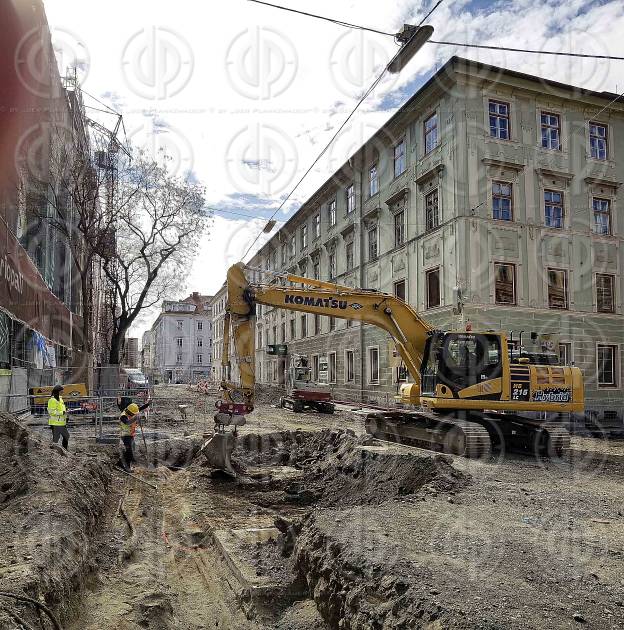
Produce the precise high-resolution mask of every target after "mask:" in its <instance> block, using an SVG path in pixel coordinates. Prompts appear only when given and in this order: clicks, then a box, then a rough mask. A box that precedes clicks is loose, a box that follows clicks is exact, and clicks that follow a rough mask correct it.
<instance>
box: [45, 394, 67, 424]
mask: <svg viewBox="0 0 624 630" xmlns="http://www.w3.org/2000/svg"><path fill="white" fill-rule="evenodd" d="M48 424H49V425H50V426H52V427H64V426H65V425H66V424H67V411H66V409H65V403H64V402H63V397H62V396H59V399H58V400H56V398H54V396H50V400H48Z"/></svg>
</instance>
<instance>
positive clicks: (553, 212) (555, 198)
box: [544, 190, 563, 228]
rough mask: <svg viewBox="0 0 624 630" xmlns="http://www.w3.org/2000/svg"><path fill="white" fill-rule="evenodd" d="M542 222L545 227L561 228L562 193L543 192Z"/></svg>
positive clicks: (555, 191)
mask: <svg viewBox="0 0 624 630" xmlns="http://www.w3.org/2000/svg"><path fill="white" fill-rule="evenodd" d="M544 222H545V225H546V227H551V228H562V227H563V193H562V192H560V191H558V190H545V191H544Z"/></svg>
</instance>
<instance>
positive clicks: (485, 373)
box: [421, 331, 503, 398]
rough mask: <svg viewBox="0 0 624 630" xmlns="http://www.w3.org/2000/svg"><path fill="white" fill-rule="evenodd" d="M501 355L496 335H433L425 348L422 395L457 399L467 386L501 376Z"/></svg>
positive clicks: (435, 333)
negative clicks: (445, 395)
mask: <svg viewBox="0 0 624 630" xmlns="http://www.w3.org/2000/svg"><path fill="white" fill-rule="evenodd" d="M502 353H503V350H502V340H501V336H500V335H498V334H495V333H473V332H448V333H446V332H439V331H436V332H434V333H433V334H432V335H431V336H430V337H429V339H428V340H427V343H426V345H425V353H424V360H423V364H422V384H421V389H422V395H423V396H437V395H439V393H440V392H442V393H443V394H447V395H448V397H453V398H455V397H457V395H458V394H459V392H460V391H461V390H463V389H466V388H467V387H472V386H474V385H478V384H479V383H482V382H484V381H489V380H491V379H496V378H499V377H501V376H502V374H503V354H502Z"/></svg>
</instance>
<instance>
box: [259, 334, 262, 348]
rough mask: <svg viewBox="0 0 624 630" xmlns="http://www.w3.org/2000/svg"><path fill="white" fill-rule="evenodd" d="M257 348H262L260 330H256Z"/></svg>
mask: <svg viewBox="0 0 624 630" xmlns="http://www.w3.org/2000/svg"><path fill="white" fill-rule="evenodd" d="M258 348H262V330H259V331H258Z"/></svg>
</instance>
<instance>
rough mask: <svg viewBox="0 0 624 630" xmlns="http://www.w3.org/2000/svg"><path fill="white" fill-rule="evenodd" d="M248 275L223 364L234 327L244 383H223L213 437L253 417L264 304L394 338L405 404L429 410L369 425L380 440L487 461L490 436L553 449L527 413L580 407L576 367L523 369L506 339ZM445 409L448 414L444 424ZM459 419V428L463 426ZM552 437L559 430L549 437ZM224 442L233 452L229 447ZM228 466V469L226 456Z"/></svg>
mask: <svg viewBox="0 0 624 630" xmlns="http://www.w3.org/2000/svg"><path fill="white" fill-rule="evenodd" d="M245 270H246V268H245V266H244V265H243V264H242V263H238V264H236V265H233V266H232V267H230V269H229V270H228V273H227V289H228V304H227V315H226V328H227V329H228V330H227V331H224V348H223V364H224V365H226V366H227V367H229V361H230V348H229V346H230V331H229V328H230V325H231V331H232V332H231V335H232V338H233V346H234V349H235V354H236V359H237V363H238V368H239V372H240V381H239V382H238V383H233V382H231V380H229V379H226V380H224V381H223V382H222V385H221V386H222V389H223V398H222V400H220V401H218V403H217V408H218V411H217V413H216V415H215V426H216V433H215V435H217V434H224V433H225V427H227V426H228V425H233V426H234V431H235V430H236V427H237V426H241V425H242V424H244V423H245V415H246V414H248V413H249V412H250V411H252V410H253V404H254V385H255V334H254V333H255V331H254V317H255V309H256V305H257V304H263V305H267V306H272V307H275V308H283V309H287V310H291V311H299V312H302V313H311V314H315V315H324V316H329V317H336V318H341V319H348V320H356V321H360V322H363V323H366V324H372V325H374V326H377V327H378V328H382V329H383V330H385V331H386V332H388V334H389V335H390V336H391V338H392V339H393V341H394V343H395V345H396V348H397V350H398V352H399V354H400V356H401V358H402V360H403V362H404V364H405V366H406V368H407V370H408V372H409V374H410V376H411V377H412V380H413V381H414V382H413V384H410V385H409V386H408V387H406V388H405V392H407V394H406V396H405V397H404V401H405V402H409V403H410V405H412V406H413V407H424V409H423V410H422V411H420V412H405V413H403V412H401V413H399V412H396V413H395V412H392V413H391V414H386V415H385V416H384V417H383V418H382V417H381V414H377V415H376V416H375V417H373V418H369V420H371V422H369V423H368V424H367V429H368V430H369V432H371V433H373V434H374V435H378V436H380V437H385V438H387V437H388V436H389V435H390V434H396V435H398V436H399V437H401V436H410V437H409V439H410V440H411V441H412V442H414V443H418V444H420V445H425V446H427V447H432V448H438V447H441V448H444V449H445V450H451V451H453V452H459V453H460V454H468V455H471V454H475V453H476V454H477V455H481V454H484V453H487V452H489V447H490V446H489V445H490V438H491V437H494V438H496V439H498V436H499V435H502V434H505V433H506V432H508V433H509V435H510V436H511V437H510V439H512V438H513V439H515V440H516V441H517V440H520V442H521V443H522V444H523V445H525V446H526V443H528V442H527V441H531V440H533V441H535V440H538V441H540V440H541V442H540V443H542V442H544V441H545V442H548V440H549V437H548V435H549V434H548V430H546V429H544V428H543V425H542V424H540V423H539V422H538V423H536V422H535V421H534V420H533V419H529V420H527V419H526V418H525V417H523V416H522V415H521V414H522V413H526V412H536V411H538V412H554V413H557V414H561V413H563V412H569V411H580V410H581V409H582V408H583V403H584V400H583V384H582V376H581V373H580V371H579V370H578V368H573V367H562V366H550V365H548V366H544V365H526V363H527V362H529V359H527V358H526V357H524V358H522V357H520V356H519V355H518V354H516V355H513V351H512V349H511V344H510V343H509V342H508V340H507V336H506V334H505V333H502V332H495V331H486V332H472V331H458V332H444V331H439V330H434V329H433V328H432V327H431V326H430V325H429V324H428V323H427V322H426V321H425V320H424V319H423V318H422V317H420V315H419V314H418V313H417V312H416V311H415V310H414V309H413V308H412V307H411V306H410V305H409V304H407V303H405V302H404V301H403V300H400V299H399V298H397V297H395V296H393V295H389V294H386V293H381V292H378V291H371V290H366V289H357V288H351V287H347V286H344V285H338V284H333V283H330V282H325V281H322V280H316V279H311V278H303V277H301V276H294V275H282V276H278V277H279V278H282V279H283V280H285V281H286V282H289V283H290V285H289V286H286V285H280V284H264V283H259V284H251V283H250V282H249V281H248V279H247V276H246V274H245ZM427 409H428V410H430V411H427ZM434 412H435V413H434ZM442 412H445V413H446V414H447V416H446V417H444V418H442V419H440V415H439V414H440V413H442ZM460 412H461V413H462V414H463V415H462V418H463V419H462V420H461V421H460V420H457V418H459V416H458V414H459V413H460ZM474 412H479V413H480V414H481V416H480V419H479V420H478V421H477V422H473V421H471V420H472V417H470V418H469V416H470V414H474ZM491 412H494V415H493V414H492V413H491ZM496 414H498V415H496ZM453 418H455V420H454V419H453ZM467 418H469V420H468V419H467ZM484 418H486V419H484ZM432 427H433V428H432ZM484 427H485V428H484ZM491 427H494V428H491ZM555 433H557V432H556V431H554V429H553V430H552V431H551V434H550V435H551V437H552V436H554V435H555ZM518 435H520V436H521V437H520V438H517V436H518ZM557 435H558V436H559V437H557V440H558V442H557V443H556V444H557V445H558V446H557V445H556V446H555V448H557V449H559V450H561V449H563V448H564V446H565V443H566V440H565V435H563V433H562V432H561V431H559V432H558V433H557ZM561 436H563V437H561ZM553 440H555V438H554V437H552V440H551V442H552V441H553ZM221 441H222V442H223V444H224V445H225V447H226V448H228V449H229V450H230V452H231V441H229V442H228V441H227V440H225V439H221ZM553 443H554V442H553ZM561 445H563V446H561ZM213 446H214V445H213ZM540 448H541V447H540ZM212 451H213V452H214V448H213V449H212ZM221 459H222V460H224V461H226V464H227V465H229V455H228V454H225V455H224V457H222V458H221ZM220 467H224V466H220Z"/></svg>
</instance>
